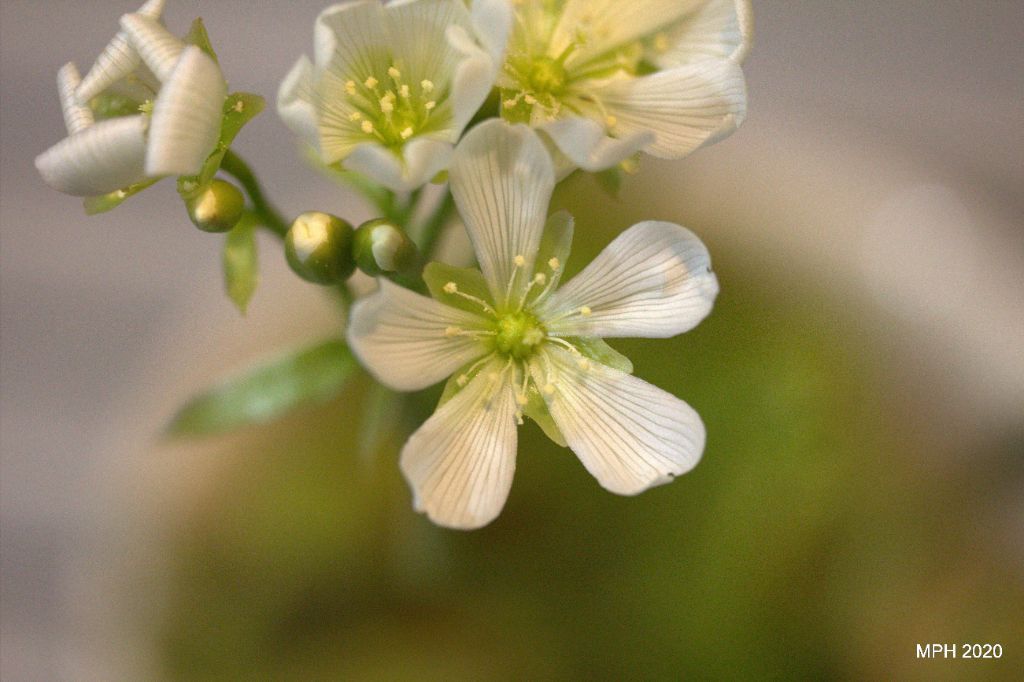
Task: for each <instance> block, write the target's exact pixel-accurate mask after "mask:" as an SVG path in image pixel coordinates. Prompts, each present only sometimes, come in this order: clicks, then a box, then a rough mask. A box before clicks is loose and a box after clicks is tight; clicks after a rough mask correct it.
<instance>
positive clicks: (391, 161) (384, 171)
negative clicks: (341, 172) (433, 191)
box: [345, 137, 452, 192]
mask: <svg viewBox="0 0 1024 682" xmlns="http://www.w3.org/2000/svg"><path fill="white" fill-rule="evenodd" d="M401 154H402V155H401V157H399V156H397V155H396V154H395V152H393V151H392V150H390V149H388V148H387V147H384V146H383V145H381V144H377V143H376V142H364V143H362V144H359V145H357V146H356V147H355V148H354V149H353V150H352V152H351V153H350V154H349V155H348V157H347V158H346V159H345V167H346V168H348V169H349V170H354V171H358V172H360V173H362V174H363V175H365V176H367V177H369V178H371V179H372V180H376V181H377V182H378V183H380V184H382V185H384V186H385V187H387V188H388V189H390V190H393V191H395V192H409V191H411V190H414V189H416V188H418V187H421V186H423V185H424V184H426V183H428V182H430V180H431V179H432V178H433V177H434V176H435V175H437V174H438V173H440V172H441V171H443V170H444V169H445V168H446V167H447V166H448V162H449V161H450V160H451V158H452V145H451V143H450V142H445V141H443V140H434V139H431V138H429V137H414V138H412V139H411V140H409V141H408V142H406V143H405V144H404V145H402V149H401Z"/></svg>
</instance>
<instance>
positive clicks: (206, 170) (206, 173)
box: [178, 92, 267, 199]
mask: <svg viewBox="0 0 1024 682" xmlns="http://www.w3.org/2000/svg"><path fill="white" fill-rule="evenodd" d="M266 105H267V103H266V100H264V99H263V98H262V97H260V96H259V95H254V94H252V93H250V92H233V93H231V94H230V95H228V96H227V99H225V100H224V118H223V120H222V121H221V124H220V139H219V140H218V141H217V147H216V149H215V150H214V152H213V153H212V154H210V156H209V157H208V158H207V159H206V162H205V163H204V164H203V168H202V170H200V171H199V174H198V175H183V176H181V177H180V178H178V192H180V193H181V195H182V196H183V197H185V198H186V199H188V198H189V196H191V194H192V193H193V192H195V190H196V189H198V188H200V187H202V186H203V185H205V184H206V183H208V182H209V181H210V180H212V179H213V176H214V175H216V174H217V171H218V170H220V164H221V162H222V161H223V160H224V155H225V154H226V153H227V151H228V149H229V148H230V147H231V143H232V142H234V141H235V137H236V136H237V135H238V133H239V132H241V130H242V128H243V127H245V124H247V123H248V122H249V121H251V120H252V119H254V118H256V116H258V115H259V113H260V112H261V111H263V109H264V107H266Z"/></svg>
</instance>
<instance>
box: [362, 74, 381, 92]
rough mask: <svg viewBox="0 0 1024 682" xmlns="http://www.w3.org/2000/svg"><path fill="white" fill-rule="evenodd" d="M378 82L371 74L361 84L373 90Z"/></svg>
mask: <svg viewBox="0 0 1024 682" xmlns="http://www.w3.org/2000/svg"><path fill="white" fill-rule="evenodd" d="M379 82H380V81H378V80H377V79H376V78H374V77H373V76H370V77H369V78H367V79H366V80H365V81H363V85H365V86H366V87H368V88H370V89H371V90H373V89H374V88H375V87H377V83H379Z"/></svg>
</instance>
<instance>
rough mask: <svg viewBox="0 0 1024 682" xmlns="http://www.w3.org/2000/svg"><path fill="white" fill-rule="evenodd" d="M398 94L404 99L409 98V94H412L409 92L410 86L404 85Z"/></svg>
mask: <svg viewBox="0 0 1024 682" xmlns="http://www.w3.org/2000/svg"><path fill="white" fill-rule="evenodd" d="M398 94H399V95H401V96H402V98H403V99H409V96H410V94H411V93H410V92H409V86H408V85H403V86H402V87H400V88H398Z"/></svg>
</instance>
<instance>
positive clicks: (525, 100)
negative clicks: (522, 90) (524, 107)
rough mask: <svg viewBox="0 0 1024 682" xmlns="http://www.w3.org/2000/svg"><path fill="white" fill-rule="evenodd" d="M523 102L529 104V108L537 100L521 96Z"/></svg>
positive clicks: (532, 97) (529, 96)
mask: <svg viewBox="0 0 1024 682" xmlns="http://www.w3.org/2000/svg"><path fill="white" fill-rule="evenodd" d="M523 101H524V102H526V103H527V104H529V105H530V106H531V107H532V106H533V105H534V104H536V103H537V98H536V97H534V96H533V95H523Z"/></svg>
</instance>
